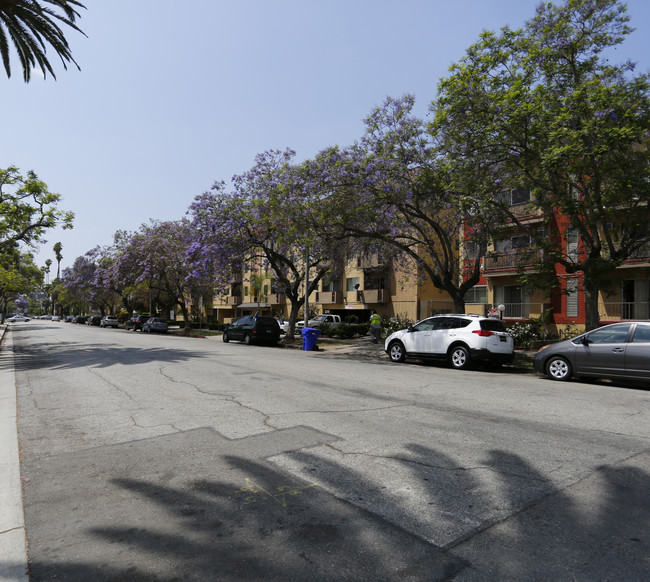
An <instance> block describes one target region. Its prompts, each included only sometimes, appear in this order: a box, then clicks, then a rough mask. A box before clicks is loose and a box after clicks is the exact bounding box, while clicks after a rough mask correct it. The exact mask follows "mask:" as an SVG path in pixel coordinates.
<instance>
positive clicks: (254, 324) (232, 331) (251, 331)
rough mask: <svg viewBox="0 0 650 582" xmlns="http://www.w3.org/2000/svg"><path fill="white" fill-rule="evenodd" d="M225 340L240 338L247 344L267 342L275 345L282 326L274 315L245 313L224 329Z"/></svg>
mask: <svg viewBox="0 0 650 582" xmlns="http://www.w3.org/2000/svg"><path fill="white" fill-rule="evenodd" d="M222 339H223V341H224V342H229V341H230V340H231V339H232V340H240V341H243V342H244V343H245V344H251V343H254V342H265V343H270V344H273V345H275V344H276V343H278V340H279V339H280V326H279V325H278V322H277V321H276V320H275V319H274V318H273V317H267V316H263V315H245V316H244V317H240V318H239V319H236V320H235V321H233V322H232V323H231V324H229V325H228V326H226V329H224V330H223V338H222Z"/></svg>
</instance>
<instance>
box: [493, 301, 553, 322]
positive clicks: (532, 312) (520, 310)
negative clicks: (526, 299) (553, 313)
mask: <svg viewBox="0 0 650 582" xmlns="http://www.w3.org/2000/svg"><path fill="white" fill-rule="evenodd" d="M501 305H503V306H504V307H505V310H504V312H503V319H531V318H533V319H536V318H538V317H541V316H542V314H543V313H544V311H545V310H546V309H548V304H547V303H502V304H501ZM494 307H497V306H496V305H495V306H494Z"/></svg>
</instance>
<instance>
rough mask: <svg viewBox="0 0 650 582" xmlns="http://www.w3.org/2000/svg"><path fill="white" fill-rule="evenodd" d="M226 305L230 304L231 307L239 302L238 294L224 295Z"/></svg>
mask: <svg viewBox="0 0 650 582" xmlns="http://www.w3.org/2000/svg"><path fill="white" fill-rule="evenodd" d="M225 303H226V305H230V306H231V307H236V306H237V305H239V304H240V303H241V296H240V295H229V296H228V297H226V301H225Z"/></svg>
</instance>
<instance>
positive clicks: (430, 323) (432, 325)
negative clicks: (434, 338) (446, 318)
mask: <svg viewBox="0 0 650 582" xmlns="http://www.w3.org/2000/svg"><path fill="white" fill-rule="evenodd" d="M432 329H438V321H436V320H435V319H425V320H424V321H421V322H420V323H418V324H417V325H415V326H413V331H431V330H432Z"/></svg>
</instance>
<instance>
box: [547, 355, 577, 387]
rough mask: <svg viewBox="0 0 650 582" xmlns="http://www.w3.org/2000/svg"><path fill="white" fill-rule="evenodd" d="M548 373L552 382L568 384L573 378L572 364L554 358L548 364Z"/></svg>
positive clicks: (562, 359) (556, 357)
mask: <svg viewBox="0 0 650 582" xmlns="http://www.w3.org/2000/svg"><path fill="white" fill-rule="evenodd" d="M546 373H547V374H548V377H549V378H550V379H551V380H558V381H560V382H566V381H567V380H569V379H570V378H571V364H569V362H567V361H566V360H565V359H564V358H561V357H559V356H553V357H551V358H550V359H549V361H548V363H547V364H546Z"/></svg>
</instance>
